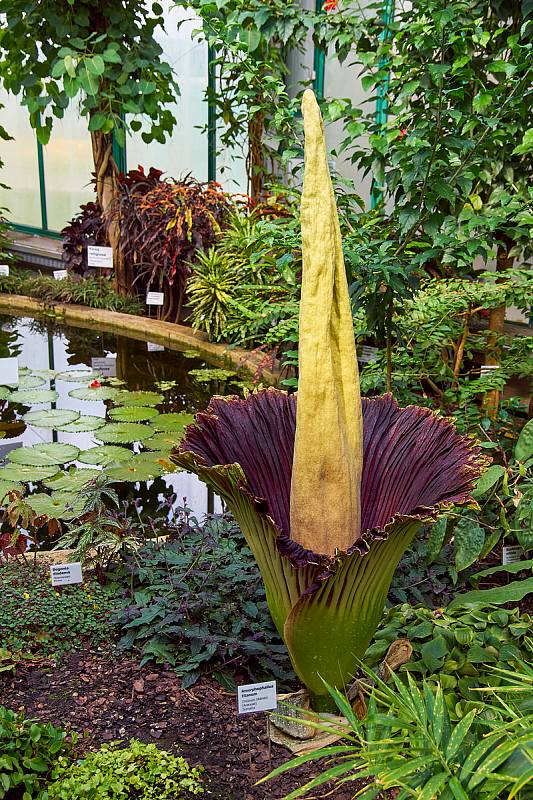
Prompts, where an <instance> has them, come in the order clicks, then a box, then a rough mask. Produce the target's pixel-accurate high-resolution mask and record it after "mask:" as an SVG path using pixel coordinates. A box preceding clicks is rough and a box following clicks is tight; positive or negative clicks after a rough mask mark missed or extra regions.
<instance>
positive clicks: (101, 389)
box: [69, 386, 119, 400]
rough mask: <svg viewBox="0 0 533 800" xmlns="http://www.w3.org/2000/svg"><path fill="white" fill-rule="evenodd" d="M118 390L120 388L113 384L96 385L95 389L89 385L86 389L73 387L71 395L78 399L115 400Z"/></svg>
mask: <svg viewBox="0 0 533 800" xmlns="http://www.w3.org/2000/svg"><path fill="white" fill-rule="evenodd" d="M118 392H119V390H118V389H113V388H112V387H111V386H95V388H94V389H91V388H90V386H88V387H87V388H86V389H72V390H71V391H70V392H69V395H70V397H75V398H76V400H114V399H115V398H116V396H117V394H118Z"/></svg>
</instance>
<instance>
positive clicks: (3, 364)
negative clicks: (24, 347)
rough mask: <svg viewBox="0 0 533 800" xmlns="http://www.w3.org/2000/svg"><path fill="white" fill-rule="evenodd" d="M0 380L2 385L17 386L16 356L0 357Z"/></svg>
mask: <svg viewBox="0 0 533 800" xmlns="http://www.w3.org/2000/svg"><path fill="white" fill-rule="evenodd" d="M0 380H1V381H2V385H6V386H18V382H19V360H18V358H0Z"/></svg>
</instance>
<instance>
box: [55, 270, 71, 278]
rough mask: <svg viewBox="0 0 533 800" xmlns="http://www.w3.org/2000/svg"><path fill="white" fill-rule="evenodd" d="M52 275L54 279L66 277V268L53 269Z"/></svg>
mask: <svg viewBox="0 0 533 800" xmlns="http://www.w3.org/2000/svg"><path fill="white" fill-rule="evenodd" d="M53 275H54V278H55V280H56V281H62V280H63V279H64V278H68V271H67V270H66V269H55V270H54V272H53Z"/></svg>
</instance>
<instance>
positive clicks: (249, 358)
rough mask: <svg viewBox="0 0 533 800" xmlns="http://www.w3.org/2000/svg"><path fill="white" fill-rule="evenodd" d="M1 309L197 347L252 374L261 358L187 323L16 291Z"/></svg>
mask: <svg viewBox="0 0 533 800" xmlns="http://www.w3.org/2000/svg"><path fill="white" fill-rule="evenodd" d="M0 311H2V312H3V313H5V314H10V315H11V316H17V317H18V316H30V317H48V318H52V319H54V321H57V322H60V323H65V324H67V325H73V326H74V327H76V328H97V329H98V330H99V331H103V332H105V333H119V334H120V335H121V336H126V337H127V338H128V339H139V340H141V341H144V342H154V344H161V345H164V347H166V348H167V349H168V350H177V351H182V352H183V351H184V350H196V351H197V352H198V354H199V355H201V356H202V357H203V358H204V359H205V360H206V361H209V363H211V364H214V365H216V366H220V367H228V366H231V367H234V368H236V369H245V370H247V371H248V372H251V373H255V371H256V370H257V368H258V366H259V365H260V362H261V360H262V357H263V356H262V354H261V353H253V352H250V351H248V350H241V349H238V348H228V347H226V346H225V345H223V344H214V343H213V342H210V341H208V339H207V337H206V336H205V334H202V333H195V332H194V331H193V330H192V328H188V327H187V326H186V325H177V324H176V323H174V322H162V321H161V320H158V319H150V318H149V317H138V316H136V315H134V314H122V313H120V312H118V311H107V310H105V309H102V308H90V307H88V306H78V305H70V304H67V303H53V302H52V303H45V302H43V301H41V300H34V299H33V298H32V297H26V296H25V295H18V294H0ZM278 379H279V369H278V368H277V367H276V368H275V369H274V370H270V369H262V370H261V378H260V380H261V382H262V383H267V384H269V385H274V384H276V383H277V382H278Z"/></svg>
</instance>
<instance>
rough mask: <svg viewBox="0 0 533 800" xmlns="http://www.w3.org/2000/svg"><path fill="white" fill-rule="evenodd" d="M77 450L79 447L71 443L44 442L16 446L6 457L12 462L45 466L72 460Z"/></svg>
mask: <svg viewBox="0 0 533 800" xmlns="http://www.w3.org/2000/svg"><path fill="white" fill-rule="evenodd" d="M79 452H80V450H79V447H75V446H74V445H73V444H63V443H61V442H44V443H43V444H36V445H34V446H33V447H17V448H16V449H15V450H11V451H10V453H9V454H8V459H9V461H10V462H11V463H13V464H28V465H33V466H36V467H47V466H51V465H53V464H55V465H56V466H57V465H58V464H66V463H67V462H68V461H74V459H75V458H76V457H77V455H78V453H79Z"/></svg>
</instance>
